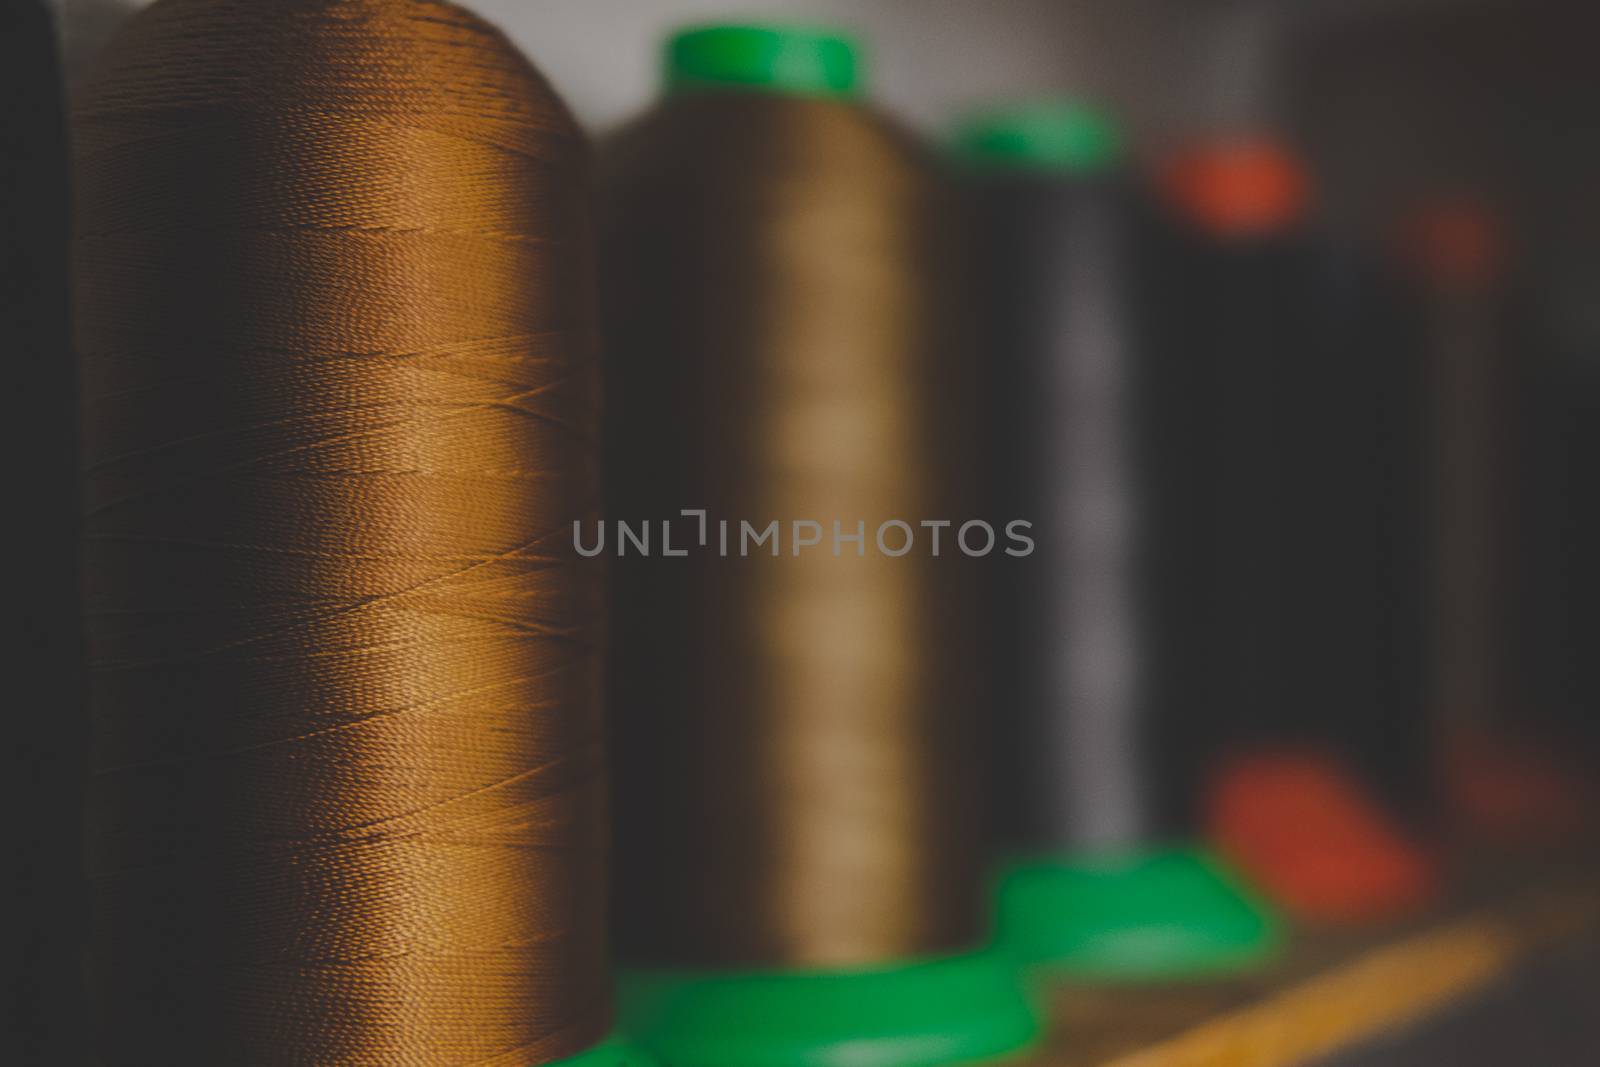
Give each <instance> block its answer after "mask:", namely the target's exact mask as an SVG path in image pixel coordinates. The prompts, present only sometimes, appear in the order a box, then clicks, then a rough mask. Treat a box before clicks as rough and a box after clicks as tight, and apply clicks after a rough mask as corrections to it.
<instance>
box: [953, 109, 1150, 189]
mask: <svg viewBox="0 0 1600 1067" xmlns="http://www.w3.org/2000/svg"><path fill="white" fill-rule="evenodd" d="M955 147H956V153H957V155H958V156H959V157H960V158H962V159H964V160H966V161H967V162H968V163H971V164H972V165H974V166H981V167H986V168H993V169H997V170H1042V171H1063V172H1067V173H1074V174H1091V173H1098V172H1100V171H1105V170H1111V169H1113V168H1115V167H1117V166H1118V165H1120V164H1121V163H1122V160H1123V139H1122V130H1121V129H1120V128H1119V127H1118V125H1117V123H1116V121H1115V120H1114V119H1112V118H1111V116H1110V115H1108V114H1106V113H1105V112H1104V111H1101V110H1100V109H1098V108H1095V107H1092V106H1090V105H1088V104H1083V103H1078V102H1075V101H1063V100H1047V101H1037V102H1033V103H1025V104H1016V105H1012V106H1010V107H1005V108H998V109H996V110H994V111H989V112H985V113H983V114H981V115H978V116H976V117H974V118H973V119H971V120H969V121H968V122H966V123H963V124H962V125H961V126H960V127H959V128H958V129H957V131H956V139H955Z"/></svg>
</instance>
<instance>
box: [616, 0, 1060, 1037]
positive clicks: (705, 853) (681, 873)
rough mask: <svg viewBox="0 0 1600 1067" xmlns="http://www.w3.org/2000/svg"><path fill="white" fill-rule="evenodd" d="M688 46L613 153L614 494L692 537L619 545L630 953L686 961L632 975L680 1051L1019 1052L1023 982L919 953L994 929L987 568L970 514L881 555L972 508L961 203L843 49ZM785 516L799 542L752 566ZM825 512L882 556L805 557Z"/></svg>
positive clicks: (824, 548)
mask: <svg viewBox="0 0 1600 1067" xmlns="http://www.w3.org/2000/svg"><path fill="white" fill-rule="evenodd" d="M668 55H669V69H668V76H669V79H670V87H671V92H670V94H669V96H668V98H667V99H666V100H665V101H664V102H663V103H662V104H661V105H660V106H659V107H658V108H657V109H655V110H654V111H653V112H651V113H650V114H648V115H647V116H646V117H644V118H643V119H642V120H640V121H639V122H638V123H636V124H635V125H634V126H632V127H631V128H629V129H628V130H626V131H625V132H623V133H622V134H621V135H620V136H619V137H618V138H617V140H616V142H615V144H614V145H613V146H611V150H610V152H609V156H608V161H609V165H608V167H607V168H606V171H607V181H606V187H607V195H606V204H607V207H608V212H607V216H606V220H605V232H606V236H605V240H604V242H603V250H604V253H605V255H606V257H607V259H606V263H607V267H606V276H607V279H608V281H607V285H606V295H607V298H608V300H609V304H608V306H607V317H608V322H609V324H610V327H611V329H612V331H613V332H612V333H611V336H610V338H609V341H610V346H609V347H610V353H611V359H610V363H609V367H610V379H609V381H610V390H609V392H610V399H611V408H610V411H611V427H612V435H611V448H610V466H609V470H610V473H611V476H612V485H613V496H612V504H613V507H612V516H613V517H614V518H616V519H618V520H619V521H620V522H624V523H627V524H629V526H630V527H631V528H634V529H638V528H639V524H640V523H641V522H648V523H650V524H651V525H652V528H653V530H654V532H655V533H656V534H657V535H658V537H659V536H660V534H661V528H660V523H661V521H662V520H671V521H672V522H673V533H672V537H673V539H674V540H675V542H676V544H677V545H678V546H679V547H680V548H681V547H683V546H685V545H687V546H688V548H687V551H688V556H687V558H673V559H666V558H660V552H661V550H662V549H663V548H664V546H663V545H662V544H661V543H660V541H658V542H657V555H656V556H653V557H648V558H647V557H644V556H641V555H640V554H639V553H638V552H637V551H633V552H628V551H624V549H623V547H622V545H620V544H617V545H615V546H613V547H614V551H615V553H616V556H617V558H616V559H615V560H614V561H613V572H612V573H613V575H614V585H613V589H614V603H615V605H616V611H615V612H614V613H613V614H614V618H615V625H614V628H613V644H612V649H613V660H612V672H611V678H612V684H611V694H612V708H613V716H614V719H615V721H616V731H615V732H616V739H617V741H616V752H617V765H618V772H617V777H618V782H619V789H618V793H617V800H616V806H617V812H618V827H619V833H618V848H617V866H618V870H619V875H618V882H617V886H618V888H617V893H618V898H619V899H618V923H617V930H618V938H619V946H618V949H619V956H620V958H621V959H622V960H624V961H625V962H627V963H630V964H633V965H635V966H639V967H648V968H655V969H663V968H667V969H678V970H676V971H674V972H673V974H675V975H678V976H681V977H682V981H681V982H679V981H677V979H676V978H675V977H673V976H671V975H669V976H667V977H664V978H662V979H661V981H660V982H659V983H657V982H653V981H640V982H636V983H633V984H632V985H630V983H629V982H627V981H625V982H624V986H623V988H624V994H625V1000H624V1012H625V1015H624V1022H625V1024H627V1025H630V1026H632V1027H636V1028H635V1029H632V1030H630V1032H632V1033H634V1034H636V1035H637V1036H639V1037H640V1039H641V1041H642V1042H643V1043H645V1044H646V1045H647V1046H650V1045H652V1044H654V1048H655V1051H657V1052H659V1053H660V1054H661V1056H662V1058H663V1059H664V1060H666V1061H668V1062H673V1063H698V1062H705V1063H711V1062H721V1061H720V1060H718V1059H717V1058H716V1057H717V1056H718V1055H721V1054H722V1053H723V1052H726V1053H727V1055H729V1056H731V1057H732V1058H733V1060H735V1061H737V1062H741V1063H744V1064H748V1065H751V1067H757V1065H759V1064H765V1063H767V1062H773V1063H787V1062H797V1060H796V1059H794V1057H797V1056H799V1055H800V1053H799V1052H794V1051H793V1049H794V1048H806V1049H809V1050H810V1051H808V1052H806V1055H807V1056H824V1055H826V1056H828V1057H830V1058H831V1057H832V1056H834V1055H838V1054H841V1053H839V1052H838V1051H837V1049H836V1048H835V1047H834V1046H835V1045H838V1044H840V1043H846V1042H848V1043H849V1047H850V1048H851V1049H852V1050H853V1051H852V1053H851V1055H853V1056H860V1057H863V1058H861V1059H860V1061H859V1062H862V1063H894V1062H901V1061H900V1060H897V1059H896V1057H897V1056H903V1055H905V1054H907V1050H910V1054H912V1055H914V1056H915V1055H921V1056H926V1055H928V1053H927V1051H926V1050H927V1049H928V1048H929V1047H930V1045H929V1044H928V1042H930V1041H932V1042H933V1043H934V1046H932V1047H938V1048H941V1049H943V1051H942V1052H941V1053H939V1055H941V1056H945V1057H947V1058H949V1059H951V1060H960V1059H971V1058H978V1057H981V1056H986V1055H993V1054H996V1053H998V1052H1002V1051H1006V1050H1009V1049H1011V1048H1014V1047H1015V1046H1016V1045H1018V1044H1020V1043H1022V1042H1023V1041H1025V1040H1026V1039H1027V1037H1028V1035H1029V1034H1031V1032H1032V1027H1033V1024H1032V1022H1031V1019H1030V1017H1029V1014H1028V1012H1027V1010H1026V1007H1025V1005H1024V1003H1023V1001H1022V999H1021V998H1020V996H1019V995H1018V994H1017V991H1016V989H1015V986H1014V982H1013V981H1012V979H1011V978H1010V977H1009V976H1007V975H1005V974H1003V973H997V972H996V970H994V969H993V968H992V967H991V966H990V965H989V964H987V963H975V962H973V961H971V960H970V959H968V958H966V957H961V958H960V961H959V962H956V961H946V962H944V963H934V964H930V965H928V966H923V967H907V968H905V970H904V971H903V972H902V971H896V970H894V968H897V967H899V966H900V965H901V964H904V963H906V961H908V960H921V959H926V958H928V957H943V956H944V955H945V954H949V953H956V952H961V951H963V950H967V949H970V948H972V947H973V946H974V945H975V943H976V941H977V938H978V926H977V922H978V914H979V913H978V906H979V903H978V890H979V885H980V879H981V874H980V871H979V868H978V865H977V857H976V854H975V848H976V840H975V839H976V829H977V827H976V815H975V813H974V810H973V808H974V800H975V787H974V784H973V775H974V766H973V764H974V758H973V754H972V751H971V746H970V740H971V736H972V734H973V730H972V717H973V711H974V706H973V704H974V692H973V688H972V682H971V680H970V679H971V676H970V670H971V662H970V661H971V652H972V645H973V637H972V634H971V629H970V628H971V625H972V607H971V603H970V600H969V599H968V597H967V594H966V592H965V590H964V588H963V586H964V585H965V584H967V582H968V577H967V575H966V574H965V573H964V572H965V571H966V570H967V566H966V564H965V561H964V560H963V557H962V556H961V555H960V554H959V553H957V552H955V551H954V546H953V545H952V544H951V543H950V542H951V539H952V538H953V536H954V530H953V529H952V530H948V531H946V534H945V549H944V553H943V555H941V556H940V557H939V558H934V557H933V556H932V554H931V552H930V551H929V549H928V546H927V543H926V541H924V542H923V544H922V545H921V546H919V547H918V548H917V549H916V550H914V551H912V552H910V553H909V554H907V555H905V556H903V557H901V558H890V557H889V556H887V555H885V554H883V553H882V552H879V551H874V550H873V546H872V545H871V541H872V539H873V538H874V531H875V530H877V529H878V527H879V524H880V523H882V522H884V521H886V520H892V519H898V520H902V521H904V522H906V523H908V524H910V525H911V526H912V527H913V528H917V529H918V531H919V532H920V533H921V534H922V536H924V537H926V531H925V530H920V528H918V524H919V523H920V522H921V521H922V520H924V519H939V520H952V519H954V520H957V521H959V520H960V519H961V518H962V517H965V516H968V515H970V514H971V504H970V502H969V501H968V500H967V499H965V498H964V496H963V493H962V489H961V487H962V486H963V484H964V482H965V479H966V473H965V470H964V466H965V464H966V463H967V461H968V457H967V456H966V454H965V449H966V447H967V443H968V439H967V436H966V434H965V432H964V428H963V425H962V416H961V412H960V408H959V403H960V399H961V397H962V396H963V395H964V388H963V380H964V379H963V375H964V374H965V373H966V372H965V370H964V369H963V367H962V365H961V357H962V356H963V353H962V352H960V351H959V346H957V345H955V344H954V343H953V339H954V335H955V329H956V324H955V322H954V317H953V315H952V314H951V312H952V300H951V297H952V296H953V294H954V290H953V289H952V288H951V287H950V286H949V285H948V279H947V278H946V277H945V270H946V266H945V264H946V257H947V251H948V250H947V248H946V247H945V245H946V241H945V233H944V230H945V223H946V221H947V208H948V206H949V205H948V204H947V201H946V195H945V192H944V190H943V188H942V185H941V184H940V183H939V182H938V181H936V179H935V175H934V174H933V173H932V170H931V166H930V161H928V160H926V159H925V158H924V156H923V153H922V152H921V151H920V150H919V149H918V148H917V147H916V146H914V145H913V144H912V143H911V142H910V140H909V139H908V138H906V137H905V136H904V135H902V134H901V133H900V132H898V131H897V130H895V129H894V128H892V127H891V126H889V125H888V124H887V123H885V122H883V121H882V120H881V119H879V118H878V117H877V116H876V115H874V114H873V113H872V112H870V111H868V110H866V109H865V108H863V107H861V106H859V105H858V104H857V103H856V102H855V101H854V100H853V99H851V98H850V97H851V93H852V91H853V86H854V81H855V55H854V52H853V50H852V48H851V46H850V45H849V43H848V42H846V41H844V40H843V39H841V38H838V37H835V36H832V35H828V34H819V33H811V32H805V31H799V30H792V31H791V30H778V29H769V28H761V27H710V28H705V29H702V30H699V31H690V32H688V33H685V34H682V35H680V36H678V37H677V38H675V39H674V41H673V42H672V43H671V44H670V45H669V53H668ZM682 509H705V513H706V514H705V522H706V524H707V525H706V527H705V531H706V532H705V533H703V534H702V533H700V531H699V529H697V520H696V519H695V518H693V517H688V518H685V517H682V516H681V515H680V512H681V510H682ZM771 520H777V521H778V522H779V523H780V526H781V528H782V537H783V541H782V545H781V555H778V556H776V557H774V556H773V555H769V554H767V553H768V549H767V548H765V547H758V548H756V549H754V550H752V551H750V552H749V553H748V554H741V552H740V550H739V547H738V543H737V539H738V537H739V536H740V532H741V527H740V523H741V522H749V523H751V524H753V525H754V526H756V527H757V528H759V527H761V526H764V525H765V524H766V523H767V522H769V521H771ZM802 520H812V521H816V522H818V523H820V524H822V526H823V529H824V533H823V535H822V536H823V537H824V538H827V537H828V536H830V535H831V533H832V528H831V524H832V523H833V522H835V521H838V522H839V523H841V530H843V531H844V532H846V533H854V532H856V523H857V522H861V523H864V530H865V536H866V539H867V544H866V545H865V546H863V550H862V554H861V555H857V550H856V547H855V546H854V545H849V546H845V547H844V549H843V550H842V551H841V552H840V553H839V554H838V555H835V554H834V553H833V552H832V550H831V548H830V546H829V544H828V543H827V541H826V540H824V542H823V543H822V544H821V545H819V546H818V547H816V548H813V549H809V550H806V551H804V552H801V551H799V549H798V546H796V547H795V548H793V549H792V548H791V544H790V537H791V528H790V523H791V522H793V521H802ZM723 521H726V522H728V523H730V524H731V529H732V531H733V539H734V543H733V547H732V548H731V550H730V551H729V552H728V553H727V555H723V554H722V553H721V550H720V549H719V540H720V533H719V525H718V524H719V523H721V522H723ZM894 543H895V544H898V541H896V542H894ZM886 968H887V969H889V970H887V971H886V970H885V969H886ZM777 971H782V972H786V973H787V974H789V975H793V978H792V981H791V980H790V978H787V977H783V978H780V977H772V978H771V985H768V984H764V982H765V980H764V979H762V978H754V979H752V980H750V981H744V980H742V979H741V976H751V975H768V976H770V975H771V972H777ZM657 973H658V975H659V973H660V972H659V971H658V972H657ZM717 974H723V975H728V976H730V978H731V980H730V981H729V982H727V983H719V982H718V981H717V980H716V978H715V975H717ZM702 975H703V976H705V977H706V980H705V981H699V980H698V977H697V976H702ZM835 977H837V978H838V982H837V983H835V982H834V981H833V979H834V978H835ZM880 978H881V979H882V980H883V981H885V983H886V985H887V986H888V988H880V987H878V986H876V985H873V984H872V983H874V982H877V981H879V980H880ZM924 981H927V982H931V983H932V985H931V986H930V987H929V988H928V989H927V990H925V991H924V992H918V989H919V986H918V983H919V982H924ZM858 982H865V983H867V985H865V986H860V985H857V984H856V983H858ZM908 982H909V983H910V992H909V993H908V992H907V991H906V983H908ZM630 989H633V990H635V991H636V992H635V994H634V995H633V996H632V997H631V1000H630V998H629V996H628V994H629V990H630ZM769 990H770V993H771V995H772V997H773V998H775V1000H776V1002H777V1003H778V1004H779V1005H780V1007H777V1008H774V1007H772V1005H771V1004H770V1003H768V1002H767V1000H766V999H765V998H766V996H767V993H768V991H769ZM746 996H750V997H753V998H754V999H755V1001H759V1002H760V1004H759V1005H756V1004H752V1002H751V1001H748V1000H745V999H744V998H745V997H746ZM630 1003H632V1004H633V1005H634V1009H633V1010H630V1008H629V1004H630ZM908 1017H909V1021H908ZM996 1018H998V1024H997V1023H996V1022H995V1019H996ZM974 1021H976V1028H974ZM773 1027H777V1029H773ZM785 1027H789V1028H792V1029H790V1030H785V1029H784V1028H785ZM780 1031H782V1032H780ZM736 1035H743V1036H736ZM902 1038H909V1042H905V1041H902V1040H901V1039H902ZM746 1039H748V1043H746V1044H739V1043H738V1042H741V1041H746ZM730 1042H733V1043H734V1044H730ZM897 1042H898V1044H897ZM818 1046H824V1048H823V1050H821V1051H819V1050H818ZM734 1047H737V1048H738V1049H739V1051H738V1052H737V1053H735V1052H729V1051H727V1050H728V1049H730V1048H734ZM782 1048H788V1049H790V1051H789V1052H784V1051H781V1049H782ZM919 1050H920V1051H919ZM785 1056H788V1057H790V1058H788V1059H786V1058H785ZM763 1057H771V1059H770V1060H769V1059H766V1058H763ZM806 1062H810V1060H809V1059H808V1060H806ZM917 1062H921V1061H920V1060H918V1061H917Z"/></svg>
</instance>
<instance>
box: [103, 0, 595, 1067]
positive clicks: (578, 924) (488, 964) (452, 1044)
mask: <svg viewBox="0 0 1600 1067" xmlns="http://www.w3.org/2000/svg"><path fill="white" fill-rule="evenodd" d="M74 124H75V136H76V143H75V153H74V154H75V165H76V179H77V184H78V190H79V202H78V211H77V220H76V223H77V231H76V259H77V285H78V299H79V308H78V316H77V323H78V344H79V347H80V349H81V356H82V375H83V380H84V383H83V412H84V417H85V422H86V452H87V455H86V463H87V502H86V506H87V512H86V515H87V520H86V521H87V529H86V536H87V555H86V568H87V574H86V584H87V612H88V616H87V618H88V628H89V644H90V657H91V667H90V669H91V680H90V686H91V698H90V708H91V711H90V714H91V756H90V759H91V773H92V781H91V787H90V797H89V841H88V857H89V863H90V875H91V885H92V889H91V920H90V924H91V934H90V938H91V950H90V970H91V982H92V986H93V990H94V995H95V1004H94V1011H95V1016H94V1026H93V1028H94V1036H95V1040H96V1043H97V1046H98V1056H99V1060H100V1062H103V1063H106V1064H127V1065H130V1067H132V1065H138V1067H147V1065H149V1064H153V1063H168V1064H186V1065H187V1064H214V1063H235V1064H267V1063H271V1064H299V1065H313V1064H316V1065H326V1064H333V1063H339V1064H351V1065H356V1064H363V1065H379V1064H381V1065H384V1067H397V1065H401V1064H411V1065H423V1064H426V1065H428V1067H439V1065H443V1064H462V1065H465V1064H474V1065H488V1064H499V1065H507V1067H510V1065H516V1067H524V1065H526V1064H530V1063H537V1064H544V1063H548V1062H551V1061H554V1060H558V1059H561V1058H564V1057H568V1056H572V1055H573V1054H576V1053H580V1052H582V1051H583V1050H585V1049H586V1048H588V1047H589V1046H591V1045H593V1044H594V1043H595V1042H596V1041H598V1040H599V1039H601V1038H602V1037H603V1036H604V1035H605V1034H606V1033H607V1030H608V1028H609V1025H610V986H609V980H608V974H607V966H606V933H605V925H606V905H605V833H606V829H605V808H606V803H605V790H606V783H605V761H604V755H603V736H602V734H603V727H602V707H601V704H602V700H601V684H602V678H601V669H602V658H601V644H602V633H603V626H604V585H603V578H602V570H601V568H600V567H599V566H598V565H596V564H595V563H592V562H588V561H583V560H580V559H579V558H578V557H577V556H576V555H575V554H572V552H571V549H570V547H569V544H570V540H569V539H570V530H571V528H572V524H573V522H574V521H575V520H580V519H585V520H587V519H592V518H594V517H595V516H596V515H597V514H598V512H599V509H600V504H601V499H600V498H601V484H600V476H599V469H600V468H599V461H600V456H599V441H598V429H599V422H598V416H599V376H600V368H599V355H598V346H597V339H596V331H595V322H594V308H593V304H594V294H593V279H592V277H591V274H592V259H593V252H592V236H591V232H590V226H589V213H588V205H587V203H586V194H585V186H584V178H585V173H586V170H587V161H586V151H585V147H584V143H583V139H582V137H581V135H580V134H579V133H578V131H577V130H576V128H575V127H574V125H573V123H572V120H571V119H570V117H569V116H568V114H567V112H566V111H565V109H564V108H563V107H562V105H561V104H560V102H559V101H558V100H557V99H556V97H555V95H554V94H553V93H552V91H551V90H550V88H549V87H548V86H547V85H546V83H545V82H544V80H543V79H542V78H541V77H540V76H539V75H538V74H537V73H535V72H534V71H533V70H532V69H531V68H530V67H529V66H528V65H527V63H526V61H525V60H523V59H522V58H521V56H520V55H518V54H517V53H516V51H515V50H514V49H513V48H512V47H511V46H510V45H509V44H508V43H507V42H506V41H505V40H504V39H503V38H502V37H501V36H500V35H499V34H498V33H497V32H495V31H494V30H492V29H491V28H489V27H488V26H486V25H484V24H483V23H482V22H480V21H478V20H477V19H475V18H473V17H472V16H470V15H468V14H467V13H465V12H463V11H462V10H461V9H459V8H456V7H454V6H452V5H450V4H447V3H443V2H439V0H340V2H333V3H329V2H326V0H286V2H281V3H272V4H262V3H259V2H256V0H159V2H158V3H156V4H155V5H154V6H152V7H150V8H148V9H146V10H145V11H143V12H141V13H140V14H139V15H137V16H136V17H135V18H134V19H133V20H132V21H131V22H130V23H129V24H128V25H127V27H126V28H125V29H124V31H123V32H122V34H121V36H120V37H119V39H118V40H117V41H116V42H114V43H113V45H112V46H111V47H110V48H109V49H108V51H107V52H106V54H105V55H104V57H103V58H102V61H101V64H100V67H99V69H98V71H97V72H96V75H95V77H94V78H93V80H92V82H91V84H90V85H89V86H88V87H87V91H86V92H85V93H84V95H83V98H82V99H81V100H80V101H79V103H78V105H77V107H76V108H75V111H74ZM608 1062H609V1061H608Z"/></svg>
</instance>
